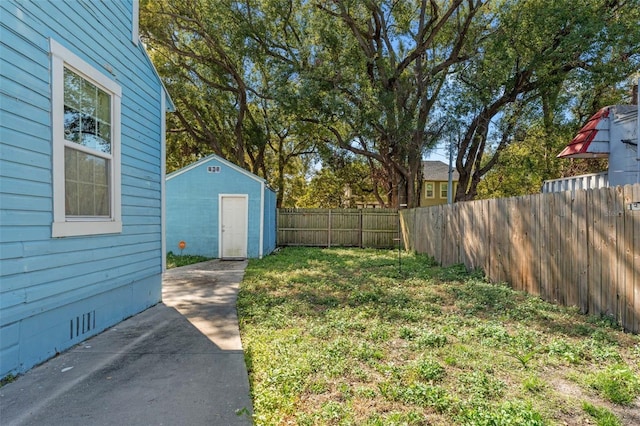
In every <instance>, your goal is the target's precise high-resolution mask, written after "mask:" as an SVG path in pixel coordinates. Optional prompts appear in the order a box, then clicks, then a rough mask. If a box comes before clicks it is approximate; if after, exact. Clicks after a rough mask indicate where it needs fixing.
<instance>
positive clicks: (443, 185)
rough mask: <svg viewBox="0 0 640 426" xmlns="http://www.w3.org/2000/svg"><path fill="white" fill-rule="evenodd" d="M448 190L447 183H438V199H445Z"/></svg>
mask: <svg viewBox="0 0 640 426" xmlns="http://www.w3.org/2000/svg"><path fill="white" fill-rule="evenodd" d="M448 189H449V183H448V182H440V198H447V193H448Z"/></svg>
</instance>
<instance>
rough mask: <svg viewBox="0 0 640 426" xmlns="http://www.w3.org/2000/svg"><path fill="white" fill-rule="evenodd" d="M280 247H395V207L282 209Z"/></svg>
mask: <svg viewBox="0 0 640 426" xmlns="http://www.w3.org/2000/svg"><path fill="white" fill-rule="evenodd" d="M277 222H278V234H277V235H278V245H279V246H319V247H332V246H341V247H372V248H393V247H397V245H398V244H399V241H398V238H399V231H398V227H399V222H398V212H397V210H394V209H278V219H277Z"/></svg>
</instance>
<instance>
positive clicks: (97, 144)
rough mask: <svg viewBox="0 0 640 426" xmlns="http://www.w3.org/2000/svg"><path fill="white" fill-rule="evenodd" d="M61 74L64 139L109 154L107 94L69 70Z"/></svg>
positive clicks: (109, 133) (108, 103)
mask: <svg viewBox="0 0 640 426" xmlns="http://www.w3.org/2000/svg"><path fill="white" fill-rule="evenodd" d="M64 75H65V85H64V98H65V111H64V112H65V114H64V129H65V139H67V140H68V141H72V142H76V143H79V144H81V145H83V146H86V147H87V148H91V149H95V150H96V151H100V152H105V153H109V154H110V153H111V96H110V95H109V94H108V93H107V92H105V91H103V90H101V89H99V88H98V87H97V86H96V85H94V84H93V83H91V82H89V81H87V80H85V79H84V78H82V77H80V76H79V75H77V74H75V73H74V72H73V71H70V70H68V69H66V68H65V70H64ZM101 126H105V127H104V130H102V129H101Z"/></svg>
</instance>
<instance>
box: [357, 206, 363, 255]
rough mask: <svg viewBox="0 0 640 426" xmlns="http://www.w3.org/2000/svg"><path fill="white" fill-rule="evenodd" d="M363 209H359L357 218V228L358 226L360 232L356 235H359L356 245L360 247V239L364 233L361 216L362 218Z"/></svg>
mask: <svg viewBox="0 0 640 426" xmlns="http://www.w3.org/2000/svg"><path fill="white" fill-rule="evenodd" d="M363 211H364V209H360V211H359V213H360V220H359V224H358V226H359V228H360V232H359V233H358V235H359V236H360V238H359V241H358V247H360V248H362V240H363V235H362V234H364V225H363V218H362V214H363Z"/></svg>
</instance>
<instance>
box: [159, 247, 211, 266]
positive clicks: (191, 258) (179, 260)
mask: <svg viewBox="0 0 640 426" xmlns="http://www.w3.org/2000/svg"><path fill="white" fill-rule="evenodd" d="M207 260H211V258H210V257H206V256H198V255H192V254H173V252H172V251H170V252H169V253H167V269H171V268H177V267H180V266H187V265H191V264H194V263H199V262H206V261H207Z"/></svg>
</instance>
